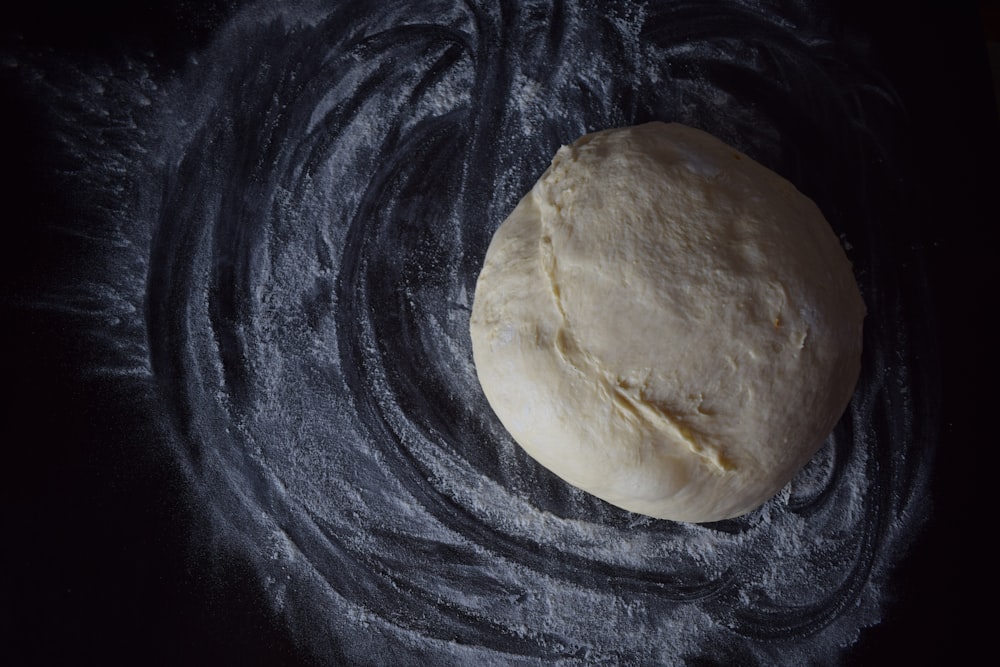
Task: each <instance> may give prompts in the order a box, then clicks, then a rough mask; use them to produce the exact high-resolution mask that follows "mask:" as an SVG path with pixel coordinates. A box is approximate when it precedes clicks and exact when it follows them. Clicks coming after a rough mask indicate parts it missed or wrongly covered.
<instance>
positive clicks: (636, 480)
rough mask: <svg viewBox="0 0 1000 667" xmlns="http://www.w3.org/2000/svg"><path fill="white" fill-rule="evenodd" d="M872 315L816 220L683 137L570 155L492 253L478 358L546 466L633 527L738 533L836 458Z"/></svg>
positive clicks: (675, 133)
mask: <svg viewBox="0 0 1000 667" xmlns="http://www.w3.org/2000/svg"><path fill="white" fill-rule="evenodd" d="M864 315H865V307H864V303H863V302H862V300H861V296H860V294H859V292H858V287H857V284H856V283H855V281H854V276H853V273H852V270H851V265H850V263H849V261H848V260H847V257H846V256H845V254H844V251H843V249H842V248H841V246H840V244H839V242H838V240H837V238H836V236H835V235H834V233H833V231H832V230H831V229H830V226H829V225H828V224H827V222H826V220H825V219H824V218H823V215H822V213H820V211H819V209H818V208H817V207H816V205H815V204H814V203H813V202H812V201H811V200H810V199H808V198H807V197H805V196H804V195H803V194H801V193H800V192H799V191H798V190H796V189H795V187H794V186H792V185H791V184H790V183H789V182H788V181H786V180H785V179H783V178H782V177H780V176H778V175H777V174H775V173H774V172H772V171H770V170H769V169H767V168H765V167H763V166H762V165H760V164H758V163H757V162H754V161H753V160H751V159H750V158H749V157H747V156H746V155H744V154H742V153H740V152H738V151H736V150H735V149H733V148H731V147H729V146H727V145H726V144H724V143H723V142H721V141H719V140H718V139H716V138H715V137H713V136H711V135H709V134H706V133H705V132H702V131H700V130H695V129H692V128H689V127H686V126H683V125H679V124H676V123H671V124H665V123H648V124H645V125H639V126H635V127H629V128H623V129H615V130H606V131H603V132H596V133H593V134H589V135H586V136H584V137H582V138H581V139H579V140H577V141H576V142H574V143H573V144H571V145H569V146H564V147H563V148H561V149H560V150H559V152H558V153H557V154H556V156H555V158H554V159H553V160H552V164H551V166H550V167H549V168H548V170H547V171H546V172H545V173H544V174H543V175H542V177H541V178H540V179H539V181H538V182H537V183H536V184H535V186H534V187H533V188H532V190H531V192H529V193H528V194H527V195H526V196H525V197H524V198H523V199H522V200H521V202H520V203H519V204H518V205H517V208H515V209H514V211H513V212H512V213H511V214H510V217H508V218H507V220H506V221H505V222H504V223H503V224H502V225H501V226H500V228H499V229H498V230H497V232H496V235H495V236H494V237H493V240H492V242H491V243H490V247H489V250H488V251H487V254H486V260H485V264H484V266H483V270H482V272H481V274H480V275H479V281H478V283H477V285H476V295H475V303H474V305H473V309H472V319H471V334H472V346H473V356H474V359H475V363H476V369H477V373H478V375H479V380H480V383H481V384H482V387H483V391H484V393H485V394H486V397H487V399H488V400H489V403H490V405H491V407H492V408H493V410H494V412H495V413H496V415H497V417H499V419H500V421H501V422H502V423H503V425H504V426H505V427H506V428H507V430H508V431H509V432H510V433H511V435H513V437H514V438H515V440H517V442H518V443H519V444H520V445H521V447H523V448H524V449H525V451H527V452H528V454H530V455H531V456H532V457H533V458H534V459H535V460H537V461H538V462H539V463H541V464H542V465H543V466H545V467H546V468H548V469H549V470H551V471H553V472H554V473H555V474H557V475H559V476H560V477H561V478H563V479H564V480H566V481H567V482H569V483H570V484H573V485H574V486H577V487H579V488H581V489H583V490H585V491H588V492H589V493H592V494H593V495H595V496H597V497H599V498H602V499H604V500H606V501H608V502H610V503H612V504H614V505H617V506H619V507H622V508H624V509H627V510H631V511H633V512H638V513H641V514H647V515H650V516H654V517H659V518H665V519H673V520H678V521H693V522H703V521H714V520H719V519H725V518H730V517H735V516H738V515H740V514H744V513H746V512H749V511H751V510H753V509H755V508H756V507H758V506H759V505H761V504H762V503H763V502H764V501H766V500H767V499H768V498H770V497H771V496H773V495H774V494H775V493H776V492H777V491H779V490H780V489H781V488H782V487H783V486H784V485H785V484H786V483H787V482H788V481H789V480H790V479H791V478H792V476H793V475H794V474H795V472H796V471H798V470H799V469H800V468H801V467H802V466H803V465H805V463H806V462H808V460H809V459H810V458H811V457H812V455H813V454H814V453H815V452H816V450H817V449H818V448H819V447H820V445H821V444H822V443H823V441H824V439H825V438H826V436H827V435H828V434H829V433H830V431H831V430H832V428H833V426H834V425H835V424H836V422H837V420H838V419H839V417H840V415H841V414H842V412H843V411H844V408H845V406H846V405H847V403H848V401H849V400H850V397H851V395H852V393H853V389H854V386H855V383H856V382H857V378H858V373H859V370H860V359H861V332H862V321H863V319H864Z"/></svg>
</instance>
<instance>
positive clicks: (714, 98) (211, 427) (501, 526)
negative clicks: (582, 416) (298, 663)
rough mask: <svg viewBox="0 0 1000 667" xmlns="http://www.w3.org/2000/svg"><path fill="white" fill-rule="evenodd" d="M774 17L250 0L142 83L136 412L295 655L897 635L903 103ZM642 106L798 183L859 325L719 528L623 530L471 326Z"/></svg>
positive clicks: (910, 447) (554, 2)
mask: <svg viewBox="0 0 1000 667" xmlns="http://www.w3.org/2000/svg"><path fill="white" fill-rule="evenodd" d="M776 7H777V6H776V5H774V3H760V4H759V5H758V4H756V3H752V2H729V3H717V2H711V3H709V2H698V1H690V2H650V3H646V4H644V5H614V6H613V7H611V6H605V5H603V4H599V3H589V2H576V1H571V0H533V1H530V2H499V3H492V2H482V3H480V2H474V1H472V0H470V1H468V2H461V1H452V0H438V1H436V2H430V3H425V2H421V3H388V4H387V3H375V2H354V3H346V2H345V3H325V4H324V3H302V4H301V5H293V4H291V3H288V4H283V5H282V6H281V7H280V8H271V7H269V6H267V4H266V3H262V4H261V5H259V6H248V7H245V8H244V9H243V10H241V11H240V12H239V13H237V14H236V15H235V16H234V17H233V18H232V19H231V21H230V22H229V23H228V24H227V25H226V26H224V28H223V29H222V30H220V31H219V33H218V35H217V36H216V39H215V41H214V43H213V45H212V46H211V47H210V48H209V49H208V50H207V51H205V52H204V53H201V54H199V55H198V56H197V64H192V66H191V67H190V68H189V71H188V73H187V74H186V75H185V76H183V77H180V78H178V79H176V80H172V81H164V82H162V84H163V85H161V86H158V87H156V89H155V91H147V94H148V95H150V96H152V98H153V101H154V102H155V107H156V111H155V112H145V114H144V115H143V119H144V120H142V121H141V122H142V123H143V124H144V125H143V126H142V129H143V134H142V135H141V136H140V135H137V137H138V138H136V139H134V141H136V142H138V144H139V145H141V146H143V147H144V150H142V151H139V150H136V151H134V152H133V153H132V155H133V157H131V158H129V159H131V160H132V161H133V162H134V164H135V165H136V168H135V170H134V171H133V174H135V175H134V176H133V179H134V180H135V184H134V186H135V187H134V191H135V195H134V198H135V201H138V202H142V205H141V206H135V207H132V208H131V209H130V210H132V211H133V212H136V211H138V215H133V216H131V217H130V218H129V222H128V224H127V225H124V224H123V225H122V228H121V231H120V233H121V234H122V235H123V236H125V237H128V238H130V239H132V240H133V243H132V244H130V245H128V246H124V247H122V248H119V249H118V250H109V251H108V254H109V255H110V254H111V253H112V252H118V253H136V254H137V256H138V260H139V261H137V262H136V264H135V268H133V269H131V271H132V272H133V275H134V278H135V280H136V281H137V282H138V284H140V285H141V286H142V287H141V289H139V290H138V294H137V295H133V296H131V297H128V298H130V299H132V300H133V301H135V302H136V303H135V304H134V305H135V307H136V310H135V314H134V315H132V319H133V320H134V321H135V322H141V323H142V324H143V325H144V331H143V332H142V333H141V334H134V335H136V336H137V337H138V338H140V339H142V340H144V341H145V344H147V345H148V360H149V367H148V369H149V375H148V383H149V385H150V386H151V387H153V388H155V398H150V399H148V400H149V401H150V402H151V403H156V404H157V405H160V406H165V407H166V409H167V411H168V412H169V415H170V418H169V423H170V425H171V426H170V429H171V443H172V445H171V446H172V449H171V451H172V452H173V453H174V454H175V455H176V456H177V457H178V459H179V460H181V461H182V462H183V463H184V466H185V469H186V471H187V483H188V485H189V491H190V493H191V497H192V498H193V499H194V504H195V505H196V506H197V507H198V508H199V512H200V513H201V514H202V515H203V516H204V517H205V522H204V524H203V525H202V527H200V528H199V529H198V530H200V531H203V533H204V536H207V537H209V538H210V539H211V540H212V541H214V542H217V543H219V544H224V545H226V548H227V549H230V550H233V551H238V552H240V553H241V554H243V555H244V556H245V557H246V558H247V559H249V560H250V561H251V562H252V563H253V565H254V567H255V569H256V570H257V571H258V572H259V573H260V579H261V581H262V582H264V586H265V588H266V589H267V596H268V599H269V600H270V601H271V602H272V603H273V605H274V607H275V609H276V610H278V611H279V612H280V614H281V617H282V619H283V620H284V622H286V623H287V624H288V626H289V627H290V628H291V631H292V634H293V636H294V637H295V639H296V641H297V642H298V644H299V645H300V646H301V647H302V649H303V652H304V653H306V654H308V655H310V656H312V657H314V658H317V659H320V660H328V661H337V660H341V661H346V662H350V663H352V664H369V663H370V664H397V665H405V664H414V665H416V664H505V665H506V664H542V663H549V662H552V661H559V660H561V661H563V662H566V663H570V664H574V663H587V664H695V662H696V661H697V660H699V659H702V660H706V661H709V662H712V661H714V662H726V663H730V664H769V665H770V664H804V663H809V664H819V663H825V662H834V661H835V660H836V655H837V651H838V650H839V649H840V648H841V647H843V646H846V645H850V644H851V643H852V642H853V641H854V640H855V639H856V638H857V633H858V632H859V630H860V629H861V628H863V627H866V626H868V625H871V624H873V623H875V622H877V621H878V620H879V618H880V613H881V606H882V603H883V593H882V586H883V582H884V580H885V579H886V577H887V576H888V575H889V573H890V572H891V570H892V567H893V565H894V564H895V563H896V562H897V560H898V558H899V554H900V552H901V549H902V548H903V547H904V546H905V545H906V544H907V543H908V542H909V541H910V540H911V539H912V537H913V535H914V533H915V531H916V530H917V528H918V527H919V525H920V523H921V518H922V517H923V515H924V513H925V512H926V505H925V501H924V500H923V496H924V491H925V487H926V484H927V481H926V478H927V470H928V466H929V449H928V443H927V441H926V437H925V433H926V432H927V431H928V428H929V427H928V424H927V420H929V419H930V418H931V417H930V416H929V415H930V413H928V412H926V411H923V410H922V409H921V405H922V401H925V400H928V399H927V395H928V390H927V389H926V387H925V385H924V384H923V383H924V382H925V381H926V380H925V378H924V377H923V376H922V375H921V373H920V371H919V369H918V368H917V367H915V366H914V365H913V364H912V362H913V360H914V358H915V355H917V354H918V353H919V351H920V346H921V345H922V344H923V341H922V340H921V339H919V338H914V337H913V335H912V334H910V333H908V332H907V331H906V329H905V328H904V326H903V314H902V308H903V303H904V301H903V299H902V298H901V296H900V291H901V289H902V287H901V286H899V285H897V284H895V282H894V276H893V273H892V266H893V261H894V258H893V250H892V245H891V243H890V240H889V239H888V238H886V232H885V231H884V229H883V224H882V219H881V218H882V217H883V216H885V215H888V214H890V211H891V208H892V205H893V204H894V197H896V196H898V192H897V191H896V190H895V188H896V186H895V185H894V184H895V178H896V176H897V175H898V174H897V173H896V171H894V170H895V169H897V165H896V155H895V153H894V150H895V149H894V144H893V139H892V137H893V136H894V135H893V134H892V133H891V132H886V131H883V130H885V129H886V128H892V127H893V123H892V120H893V119H894V118H895V114H897V113H898V109H896V108H895V102H894V99H893V97H892V94H891V91H889V90H887V88H886V87H885V86H884V84H883V83H882V82H881V81H880V80H879V79H878V78H877V77H876V76H875V75H873V74H872V73H870V72H868V71H867V70H865V69H863V68H860V67H857V66H855V64H854V63H856V62H857V60H858V58H857V57H856V56H857V54H853V53H852V52H851V51H850V50H849V49H846V48H845V47H841V46H838V43H837V42H836V41H835V40H834V38H833V37H832V36H831V35H830V34H829V25H828V23H826V22H824V21H821V20H819V19H818V18H812V17H811V16H810V11H809V10H808V8H804V7H802V6H799V5H798V4H796V3H787V5H786V6H783V7H782V8H780V9H778V8H776ZM82 94H83V93H81V95H82ZM654 119H659V120H668V121H670V120H676V121H680V122H683V123H685V124H688V125H692V126H695V127H700V128H703V129H706V130H708V131H710V132H712V133H713V134H715V135H717V136H719V137H720V138H722V139H723V140H724V141H726V142H727V143H730V144H732V145H735V146H738V147H739V148H740V149H741V150H744V151H746V152H747V153H749V154H750V155H752V156H753V157H754V158H755V159H757V160H758V161H761V162H762V163H764V164H766V165H767V166H769V167H771V168H773V169H775V170H776V171H778V172H779V173H781V174H782V175H784V176H785V177H787V178H789V179H790V180H791V181H792V182H794V183H795V184H796V185H797V186H798V187H799V188H800V189H801V190H803V191H804V192H806V193H807V194H808V195H809V196H811V197H812V198H813V199H815V200H816V201H817V203H818V204H819V205H820V208H821V209H822V210H824V212H825V213H826V214H827V217H828V219H829V220H830V222H831V224H832V225H833V226H834V228H835V229H836V231H837V232H838V233H839V234H840V235H841V238H842V239H844V240H845V241H846V242H847V243H848V244H849V255H850V257H851V259H852V261H853V262H854V263H855V267H856V270H857V273H858V277H859V281H860V283H861V287H862V292H863V294H864V295H865V298H866V301H867V302H868V306H869V312H870V315H869V318H868V321H867V329H866V338H865V347H866V350H865V357H864V361H863V371H862V379H861V382H860V384H859V386H858V389H857V392H856V395H855V398H854V401H853V402H852V404H851V406H850V408H849V412H848V414H847V415H845V417H844V418H843V419H842V420H841V423H840V425H839V426H838V427H837V429H836V430H835V432H834V433H833V435H832V436H831V437H830V438H829V440H828V442H827V444H826V446H825V447H824V448H823V450H821V452H820V454H819V455H817V457H816V458H815V459H814V460H813V462H812V463H811V464H810V465H809V466H808V467H807V468H806V469H805V470H804V471H803V472H802V473H801V474H799V476H798V477H796V479H795V480H794V481H793V482H792V484H791V485H790V486H789V487H788V488H787V489H785V490H784V491H783V492H782V493H781V494H780V495H779V496H778V497H777V498H775V499H773V500H772V501H770V502H768V503H767V504H766V505H765V506H764V507H763V508H761V509H760V510H758V511H756V512H754V513H751V514H750V515H748V516H746V517H742V518H740V519H737V520H731V521H725V522H719V523H716V524H708V525H686V524H678V523H671V522H666V521H657V520H652V519H648V518H644V517H638V516H636V515H631V514H628V513H626V512H624V511H621V510H618V509H616V508H614V507H611V506H609V505H606V504H604V503H602V502H601V501H599V500H596V499H595V498H593V497H590V496H588V495H586V494H584V493H581V492H579V491H577V490H575V489H572V488H570V487H569V486H567V485H566V484H564V483H563V482H561V481H560V480H558V479H557V478H555V477H554V476H553V475H551V474H549V473H548V472H547V471H545V470H544V469H541V468H540V467H539V466H538V465H537V464H535V463H534V462H533V461H531V460H530V459H529V458H528V457H527V456H526V455H524V454H523V452H522V451H521V450H520V449H519V448H518V447H517V446H516V445H515V444H514V443H513V441H512V440H511V439H510V437H509V436H508V435H507V434H506V433H505V432H504V431H503V429H502V427H501V426H500V424H499V422H498V421H497V420H496V418H495V417H494V416H493V415H492V413H491V412H490V410H489V407H488V405H487V403H486V401H485V398H484V397H483V396H482V393H481V391H480V389H479V386H478V383H477V381H476V375H475V371H474V368H473V366H472V357H471V349H470V343H469V340H468V318H469V312H470V307H471V297H472V294H473V290H474V285H475V280H476V275H477V272H478V270H479V267H480V266H481V263H482V259H483V256H484V254H485V251H486V247H487V244H488V242H489V240H490V238H491V235H492V233H493V231H494V230H495V229H496V227H497V226H498V225H499V224H500V222H501V221H502V220H503V219H504V218H505V217H506V215H507V214H508V213H509V212H510V210H511V209H512V208H513V206H514V205H515V204H516V202H517V200H518V199H519V198H520V196H521V195H522V194H523V193H524V192H525V191H526V190H527V189H528V188H529V187H530V186H531V184H532V183H533V182H534V181H535V180H536V179H537V177H538V175H539V174H540V173H541V172H542V170H543V169H544V168H545V167H546V166H547V164H548V160H549V158H550V157H551V155H552V154H553V153H554V152H555V150H556V149H557V148H558V146H559V145H560V144H565V143H569V142H570V141H572V140H573V139H575V138H577V137H578V136H580V135H582V134H584V133H585V132H588V131H593V130H597V129H602V128H607V127H615V126H622V125H630V124H636V123H640V122H645V121H649V120H654ZM140 167H141V168H140ZM873 193H874V194H873ZM127 208H128V207H127V206H124V205H123V208H122V210H123V211H124V210H125V209H127ZM108 215H120V216H121V217H122V219H123V220H124V219H125V217H126V216H124V214H122V213H109V214H108ZM147 260H148V261H147ZM147 268H148V271H147ZM143 271H147V272H146V273H145V274H143V273H142V272H143ZM122 298H125V297H122ZM143 314H144V319H142V318H143ZM144 400H145V399H144Z"/></svg>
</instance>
